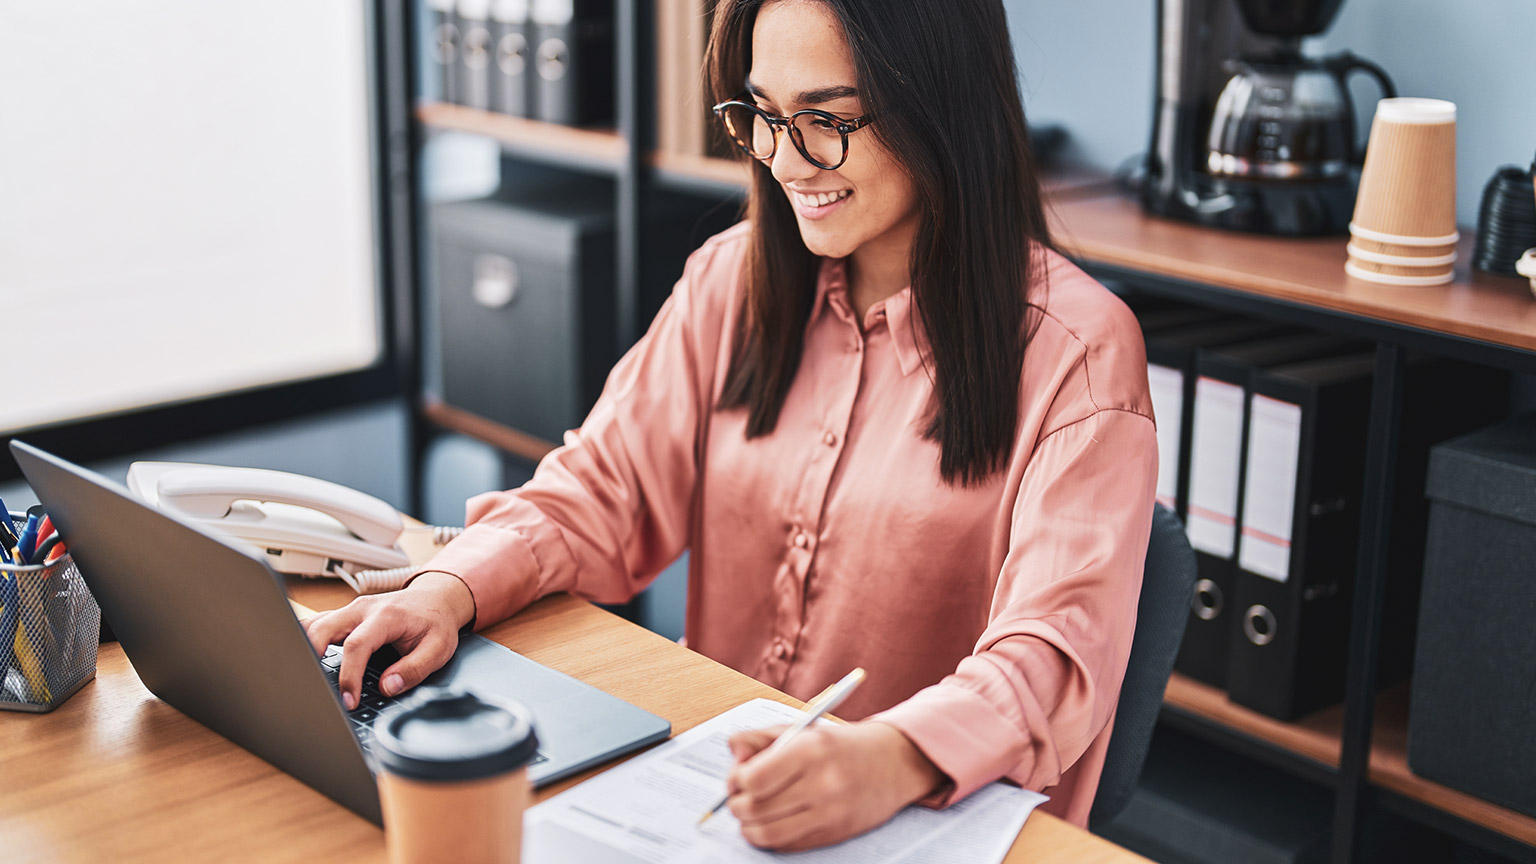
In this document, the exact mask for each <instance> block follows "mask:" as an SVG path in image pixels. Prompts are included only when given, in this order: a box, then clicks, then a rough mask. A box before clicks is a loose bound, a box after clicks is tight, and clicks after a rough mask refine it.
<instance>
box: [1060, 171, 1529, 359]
mask: <svg viewBox="0 0 1536 864" xmlns="http://www.w3.org/2000/svg"><path fill="white" fill-rule="evenodd" d="M1049 205H1050V206H1049V208H1048V209H1049V212H1050V215H1051V219H1052V228H1051V230H1052V232H1053V235H1054V237H1055V239H1056V242H1057V244H1058V245H1059V246H1060V247H1061V248H1062V249H1063V251H1065V252H1067V253H1068V254H1070V255H1073V256H1075V257H1078V258H1080V259H1082V260H1085V261H1089V262H1094V263H1100V264H1106V265H1111V266H1117V267H1123V268H1126V269H1129V270H1137V271H1141V272H1144V273H1148V274H1152V275H1158V276H1165V277H1170V278H1175V279H1182V280H1188V281H1190V282H1197V283H1201V284H1206V285H1212V286H1216V287H1219V288H1227V289H1232V290H1235V291H1240V292H1245V293H1249V294H1255V295H1260V296H1265V297H1272V298H1275V299H1279V300H1285V301H1290V302H1295V303H1300V304H1304V305H1308V306H1312V307H1316V308H1318V309H1323V310H1327V311H1333V312H1343V313H1348V314H1352V315H1359V316H1363V317H1367V318H1373V319H1378V320H1381V321H1385V322H1390V323H1393V324H1398V325H1405V326H1409V327H1416V328H1422V329H1425V330H1430V331H1436V332H1440V333H1446V334H1451V335H1454V336H1461V337H1465V338H1467V339H1473V340H1478V341H1482V342H1489V343H1493V344H1495V345H1501V346H1506V347H1512V348H1518V349H1521V350H1525V351H1536V299H1533V298H1532V296H1531V291H1530V286H1529V284H1528V283H1527V281H1526V280H1524V279H1519V278H1513V277H1507V276H1495V275H1491V274H1487V273H1482V272H1477V271H1473V270H1472V269H1471V264H1470V261H1471V258H1472V255H1471V251H1472V237H1471V232H1470V231H1463V232H1462V243H1461V255H1460V261H1459V263H1458V264H1457V265H1456V280H1455V281H1454V282H1452V283H1451V284H1449V285H1441V286H1434V287H1415V288H1404V287H1395V286H1390V285H1378V284H1375V283H1373V282H1365V281H1361V280H1358V279H1354V278H1352V277H1350V276H1347V275H1346V274H1345V273H1344V262H1345V259H1346V258H1347V254H1346V253H1345V249H1344V247H1345V245H1346V244H1347V240H1346V238H1343V237H1326V238H1282V237H1272V236H1264V235H1257V234H1241V233H1237V232H1228V231H1219V230H1216V229H1211V228H1202V227H1199V226H1196V225H1191V224H1187V223H1183V222H1176V221H1172V220H1168V219H1159V218H1156V217H1152V216H1148V215H1147V214H1146V213H1144V212H1143V211H1142V209H1141V206H1140V205H1139V204H1138V203H1137V202H1136V201H1135V200H1133V199H1132V198H1129V197H1127V196H1125V195H1122V194H1107V195H1102V196H1071V197H1059V198H1053V199H1051V201H1050V202H1049Z"/></svg>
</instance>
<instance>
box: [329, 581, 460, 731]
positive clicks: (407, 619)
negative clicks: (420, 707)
mask: <svg viewBox="0 0 1536 864" xmlns="http://www.w3.org/2000/svg"><path fill="white" fill-rule="evenodd" d="M474 617H475V599H474V596H473V595H472V594H470V592H469V586H467V585H465V584H464V583H463V581H461V580H460V579H459V577H457V576H453V575H451V574H448V573H441V572H437V571H428V572H426V573H422V574H421V575H419V576H417V577H416V578H415V579H413V580H411V583H410V584H409V585H407V586H406V587H405V588H404V589H403V590H400V591H391V592H389V593H387V594H371V595H368V596H364V597H358V598H357V599H356V600H353V601H352V602H351V603H348V604H347V605H345V606H343V607H341V608H340V609H337V610H335V611H332V612H321V613H320V614H318V615H314V616H311V617H309V618H305V619H304V620H303V621H301V622H300V623H301V624H302V625H303V627H304V632H305V633H306V634H308V636H309V642H310V644H311V645H312V646H314V649H315V653H316V654H317V655H319V656H324V655H325V651H326V647H327V646H330V645H340V646H341V652H342V653H341V680H340V688H341V701H342V704H343V705H345V706H346V709H347V710H348V711H351V710H352V709H354V708H356V707H357V704H358V698H359V694H360V692H361V690H362V684H363V669H364V668H365V667H366V666H367V665H368V658H369V657H371V656H373V652H375V651H377V650H379V649H380V648H382V647H384V646H385V645H392V646H394V648H395V650H396V651H399V652H400V659H399V660H397V661H395V663H393V664H392V665H390V666H389V668H387V669H385V670H384V672H383V674H381V675H380V676H379V689H380V690H382V691H383V693H384V695H386V696H395V695H398V694H400V693H403V692H405V691H406V690H409V689H411V688H412V687H415V686H416V685H417V684H420V683H421V681H422V679H424V678H426V677H427V676H428V675H430V674H432V673H433V672H435V671H437V670H438V669H439V668H441V667H442V665H443V664H444V663H447V662H448V659H449V658H450V657H452V656H453V652H454V650H455V649H456V648H457V647H458V644H459V630H461V629H462V628H463V627H464V626H465V625H466V624H468V623H469V622H470V621H473V620H474Z"/></svg>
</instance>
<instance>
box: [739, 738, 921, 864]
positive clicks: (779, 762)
mask: <svg viewBox="0 0 1536 864" xmlns="http://www.w3.org/2000/svg"><path fill="white" fill-rule="evenodd" d="M782 731H784V727H783V726H775V727H772V728H768V729H753V730H751V731H748V732H741V733H738V734H736V735H733V736H731V741H730V745H731V754H732V755H733V756H735V757H736V767H735V768H733V769H731V774H730V777H729V779H728V781H727V788H728V789H729V790H730V793H731V796H730V800H729V804H730V808H731V812H732V813H734V814H735V815H736V818H737V819H738V820H740V821H741V834H742V836H743V837H745V838H746V840H747V842H749V843H751V844H752V845H753V846H757V847H760V848H763V849H777V850H781V851H786V852H788V851H799V850H802V849H811V848H814V847H817V846H828V845H831V844H833V843H839V842H841V841H843V840H847V839H848V838H850V837H855V836H857V835H859V834H863V833H864V832H865V831H868V830H870V829H872V828H876V827H878V826H880V825H882V824H884V823H885V822H886V820H888V819H890V818H891V817H892V816H894V815H896V813H897V811H899V810H901V808H903V807H905V806H907V805H908V804H911V803H912V802H914V801H917V800H919V799H921V798H923V797H925V796H927V795H928V794H929V793H930V792H932V791H933V790H935V789H937V788H938V787H939V784H940V783H943V782H944V781H945V780H946V778H945V776H944V774H943V773H942V772H941V771H939V769H938V768H936V767H935V766H934V764H933V763H932V762H930V761H928V757H927V756H924V755H923V752H922V751H921V750H918V749H917V747H916V746H914V745H913V744H912V742H911V741H910V740H908V739H907V736H905V735H903V734H902V733H901V732H900V731H899V730H897V729H896V727H894V726H889V725H886V724H884V723H879V722H875V723H857V724H853V725H849V726H842V725H832V724H826V723H822V724H817V725H814V726H812V727H810V728H809V729H806V730H805V731H803V732H801V733H800V734H799V735H796V736H795V737H794V738H793V739H791V740H790V741H789V742H788V743H787V744H785V745H784V746H783V747H779V748H776V749H775V750H773V751H772V752H767V753H765V752H763V751H764V750H766V749H767V747H768V745H770V744H772V743H773V741H774V739H775V738H777V737H778V735H779V733H780V732H782Z"/></svg>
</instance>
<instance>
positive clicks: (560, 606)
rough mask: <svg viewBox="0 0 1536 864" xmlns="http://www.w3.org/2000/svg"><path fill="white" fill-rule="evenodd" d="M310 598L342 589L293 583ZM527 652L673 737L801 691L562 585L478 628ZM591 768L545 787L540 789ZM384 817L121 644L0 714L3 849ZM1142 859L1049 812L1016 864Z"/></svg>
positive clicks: (102, 845)
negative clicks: (130, 655)
mask: <svg viewBox="0 0 1536 864" xmlns="http://www.w3.org/2000/svg"><path fill="white" fill-rule="evenodd" d="M290 594H291V595H292V596H293V597H294V598H295V599H296V600H298V601H299V602H301V603H304V604H305V605H307V606H310V607H311V608H316V609H331V608H335V607H336V606H339V605H341V604H343V603H345V602H346V601H347V600H348V599H349V598H350V594H351V592H350V591H348V590H347V589H346V588H345V586H343V585H341V584H340V583H331V582H318V583H317V582H301V581H300V580H294V581H292V582H291V583H290ZM485 635H487V636H488V637H490V638H492V639H494V640H496V641H498V642H501V643H502V644H504V645H507V646H508V647H510V648H512V649H513V650H515V651H518V652H520V653H522V654H524V655H526V656H528V657H531V658H533V659H534V660H537V661H539V662H540V663H544V664H545V665H548V666H551V667H553V668H555V669H559V670H560V671H562V672H565V673H567V674H569V675H573V676H575V677H577V678H580V679H582V680H585V681H588V682H590V683H592V684H594V685H596V686H598V687H601V688H602V689H604V690H607V691H608V692H610V693H613V694H614V695H616V696H619V697H620V698H623V699H627V700H629V701H630V702H633V703H634V704H636V705H639V706H640V707H642V708H644V709H646V710H648V711H651V712H654V713H656V714H659V715H661V716H662V717H666V718H667V719H668V720H670V721H672V731H673V733H674V734H675V733H678V732H682V731H684V730H686V729H689V728H691V727H693V726H695V725H697V724H698V723H701V722H703V721H704V720H707V719H709V718H710V717H713V716H715V715H716V714H719V713H720V712H722V711H725V710H727V709H729V708H732V707H734V706H736V705H738V704H740V703H742V702H744V701H746V700H748V699H753V698H757V697H767V698H771V699H777V700H779V701H781V702H787V703H789V704H793V705H799V704H800V703H799V702H797V701H796V700H794V699H791V698H790V697H788V696H786V695H784V694H782V693H779V692H778V691H776V690H773V689H772V688H770V687H768V686H767V685H764V684H761V683H759V682H757V681H755V680H753V679H751V678H748V677H747V676H745V675H742V674H740V673H738V672H735V671H733V670H731V669H728V668H726V667H724V666H721V665H720V664H718V663H715V662H714V661H712V660H709V659H707V658H705V657H704V656H702V655H700V654H696V653H694V652H692V651H689V650H688V649H686V648H683V647H681V646H679V645H677V644H676V643H674V642H672V641H670V640H667V639H664V638H662V637H660V636H657V635H656V634H654V633H651V632H650V631H648V630H645V629H643V628H641V627H637V626H635V625H633V624H630V623H629V622H627V621H624V620H623V619H621V618H618V617H617V616H614V615H611V614H609V613H607V612H605V611H603V610H601V609H598V608H597V607H595V606H592V605H591V604H589V603H586V602H585V601H582V600H577V599H575V598H573V597H569V596H565V595H561V596H556V597H550V598H548V599H546V600H543V601H541V602H539V603H537V604H535V605H534V606H532V607H530V608H529V609H527V610H526V611H524V612H523V613H522V614H520V615H518V616H517V617H515V618H513V619H512V620H510V621H506V622H503V623H502V624H500V625H497V626H496V627H492V628H490V629H489V630H487V631H486V632H485ZM592 773H596V772H595V771H594V772H588V774H584V775H581V776H580V777H577V778H573V779H571V780H568V781H565V782H563V783H560V784H556V785H555V786H553V787H551V788H549V789H545V790H542V792H541V793H540V795H539V797H540V799H542V798H545V797H548V796H549V795H551V794H554V793H555V792H557V791H559V790H561V789H564V788H566V787H568V786H570V785H572V784H574V783H577V782H579V781H580V780H581V779H584V778H585V777H587V776H590V775H591V774H592ZM384 857H385V856H384V835H383V833H382V832H381V831H379V829H377V828H375V827H374V826H373V825H372V824H370V823H368V822H366V821H364V820H363V819H361V818H359V817H357V816H355V815H353V814H352V812H351V811H349V810H346V809H345V808H343V807H341V806H340V805H338V804H336V803H334V802H332V801H331V800H330V799H328V798H325V797H324V796H322V795H320V794H319V793H318V792H315V791H313V790H312V789H310V788H309V787H308V786H305V785H303V784H302V783H300V782H299V781H297V780H294V779H293V778H291V777H289V776H288V775H286V774H284V773H282V772H280V771H278V770H277V769H275V768H273V767H271V766H270V765H268V764H267V763H265V762H263V761H261V760H260V759H258V758H257V757H255V756H252V755H251V754H250V753H247V752H246V751H245V750H243V749H241V748H239V747H237V746H235V745H234V744H231V743H230V742H229V741H227V740H226V739H224V738H222V737H220V736H219V735H217V734H215V733H213V732H211V731H209V730H208V729H207V728H205V727H203V726H202V725H201V724H199V723H197V722H195V721H193V720H191V719H190V718H188V717H187V716H186V715H184V714H181V713H180V712H178V711H176V710H175V709H174V708H171V707H170V706H169V705H166V704H165V703H164V702H161V701H160V700H158V699H156V698H155V697H154V696H152V695H151V694H150V693H149V691H147V690H145V689H144V686H143V685H142V684H140V683H139V679H138V677H137V676H135V675H134V674H133V672H132V669H131V667H130V666H129V664H128V661H127V659H126V658H125V657H124V656H123V652H122V650H121V649H120V648H119V647H118V646H117V645H116V644H112V645H104V646H102V648H101V654H100V659H99V660H98V662H97V673H96V680H95V681H93V682H91V683H89V684H87V685H86V686H85V687H84V689H82V690H81V691H80V692H79V693H76V694H75V695H74V696H73V697H72V698H71V699H70V700H69V701H68V702H66V703H65V704H64V705H62V706H61V707H59V708H58V710H56V711H54V712H53V713H52V714H41V715H34V714H17V713H8V712H0V859H3V860H5V861H7V862H23V861H39V862H44V861H45V862H73V861H81V862H85V861H90V862H94V861H105V860H115V861H178V862H179V861H220V862H225V861H263V862H285V861H294V862H301V861H302V862H313V861H324V862H327V864H331V862H345V861H366V862H382V861H384ZM1143 860H1144V859H1142V858H1140V857H1138V856H1136V855H1133V854H1131V853H1129V852H1126V851H1125V850H1123V849H1121V848H1119V847H1117V846H1115V845H1113V844H1111V843H1109V842H1108V841H1105V840H1102V839H1100V838H1098V837H1095V836H1093V835H1092V834H1089V833H1088V832H1086V831H1083V830H1081V829H1079V828H1076V827H1074V826H1072V825H1069V824H1067V823H1065V822H1062V821H1061V820H1059V819H1056V818H1054V817H1052V816H1049V815H1047V814H1045V813H1035V814H1033V815H1031V816H1030V818H1029V821H1028V823H1026V824H1025V826H1024V830H1023V831H1022V832H1021V833H1020V835H1019V839H1018V842H1016V843H1015V844H1014V847H1013V851H1012V852H1011V853H1010V854H1009V856H1008V858H1007V861H1008V862H1010V864H1022V862H1025V861H1028V862H1031V864H1056V862H1059V864H1069V862H1070V864H1121V862H1133V861H1143Z"/></svg>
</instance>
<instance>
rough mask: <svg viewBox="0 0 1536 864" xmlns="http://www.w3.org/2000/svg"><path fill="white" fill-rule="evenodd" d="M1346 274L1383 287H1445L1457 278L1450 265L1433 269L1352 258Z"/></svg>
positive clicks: (1345, 266)
mask: <svg viewBox="0 0 1536 864" xmlns="http://www.w3.org/2000/svg"><path fill="white" fill-rule="evenodd" d="M1344 272H1346V273H1348V274H1349V275H1351V276H1353V277H1355V278H1356V279H1364V280H1366V281H1367V282H1379V283H1381V284H1383V285H1444V284H1446V283H1447V282H1450V281H1451V280H1452V279H1454V278H1455V276H1456V271H1455V270H1454V269H1452V267H1451V266H1450V265H1449V264H1440V265H1436V266H1431V267H1405V266H1401V265H1395V264H1378V263H1376V262H1374V261H1362V260H1361V259H1359V258H1355V257H1354V256H1350V259H1349V260H1348V261H1346V262H1345V263H1344Z"/></svg>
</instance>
